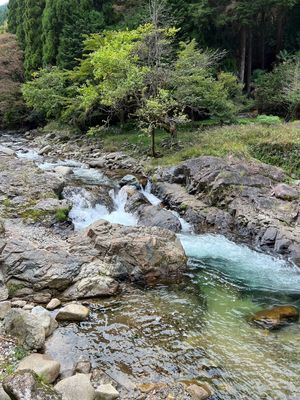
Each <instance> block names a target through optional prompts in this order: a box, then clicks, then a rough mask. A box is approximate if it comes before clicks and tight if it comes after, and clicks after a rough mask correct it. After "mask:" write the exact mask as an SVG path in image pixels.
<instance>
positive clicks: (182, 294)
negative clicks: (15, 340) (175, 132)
mask: <svg viewBox="0 0 300 400" xmlns="http://www.w3.org/2000/svg"><path fill="white" fill-rule="evenodd" d="M21 145H22V143H20V142H19V144H18V145H16V147H17V146H19V147H20V146H21ZM18 156H19V157H21V158H27V159H32V160H34V162H36V163H37V165H38V166H39V167H40V168H41V169H44V170H45V169H51V168H53V166H57V165H68V166H70V167H72V168H73V170H74V175H73V178H72V180H73V183H72V184H73V185H78V186H79V187H80V191H79V193H78V192H76V193H73V194H72V193H71V196H70V198H69V200H71V201H72V203H73V208H72V210H71V212H70V217H71V218H72V220H73V223H74V226H75V229H76V230H81V229H83V228H85V227H86V226H88V225H89V224H90V223H92V222H94V221H96V220H99V219H106V220H108V221H110V222H113V223H120V224H124V225H135V224H137V219H136V217H135V216H134V215H132V214H128V213H126V212H125V208H124V207H125V202H126V193H125V192H124V191H122V190H118V189H114V188H112V190H111V197H112V199H113V203H114V210H113V211H111V212H110V211H109V210H108V209H107V208H106V206H105V205H104V204H93V202H92V201H91V199H90V198H89V192H88V190H87V188H86V187H85V185H87V184H88V185H91V184H92V185H106V184H107V183H108V182H109V183H110V184H111V185H112V187H115V188H117V186H116V182H113V181H111V180H110V179H109V178H108V177H106V176H105V175H104V174H103V173H102V172H99V171H97V170H93V169H89V168H87V167H86V166H85V165H84V164H80V163H77V162H74V161H70V160H68V161H59V160H55V161H54V162H53V160H52V161H51V162H50V163H49V162H48V161H47V162H45V160H43V159H42V158H41V157H39V156H38V155H37V153H36V152H35V151H34V149H33V150H30V152H28V151H24V150H20V149H19V152H18ZM143 191H144V194H145V195H146V196H147V197H148V199H149V200H150V201H151V202H152V203H153V204H158V203H159V199H157V198H156V197H155V196H153V195H152V194H151V187H150V186H148V188H147V189H146V191H145V190H144V189H143ZM182 226H183V231H182V232H181V233H180V234H179V235H178V237H179V239H180V240H181V243H182V245H183V247H184V249H185V252H186V254H187V256H188V258H189V269H188V273H187V274H186V277H185V280H184V282H182V283H181V284H177V285H170V286H164V285H160V286H157V287H154V288H141V287H136V286H133V287H131V286H128V287H127V288H126V289H125V290H124V292H123V293H122V294H121V295H119V296H117V297H113V298H109V299H99V300H97V301H96V300H92V301H91V304H90V307H91V310H92V313H91V318H90V319H89V320H88V321H87V322H82V323H80V324H75V323H74V324H66V325H61V326H60V327H59V328H58V329H57V330H56V331H55V333H54V335H53V336H52V337H51V338H50V339H49V340H48V342H47V349H46V350H47V353H48V354H50V355H52V356H53V357H54V358H55V359H57V360H59V361H60V362H61V363H62V366H63V368H62V369H68V368H71V366H72V365H73V363H74V361H76V360H77V359H78V357H79V356H80V355H82V354H86V355H88V356H89V357H90V358H91V360H92V363H93V366H94V367H96V366H99V367H103V369H105V371H106V372H107V373H108V374H109V375H110V376H111V377H112V378H113V379H115V380H116V381H117V382H120V383H122V384H123V385H124V386H126V387H127V388H128V389H129V390H131V388H133V387H134V384H135V383H137V382H143V383H154V382H171V381H174V380H176V381H177V380H178V381H180V380H192V379H197V380H200V381H201V382H208V383H209V384H210V385H211V386H212V387H213V389H214V392H215V394H214V396H213V397H212V399H219V400H233V399H236V400H243V399H245V400H246V399H247V400H248V399H249V400H250V399H251V400H283V399H286V400H298V399H299V398H300V325H299V324H292V325H289V326H287V327H285V328H283V329H281V330H280V331H271V332H269V331H265V330H262V329H259V328H257V327H255V326H253V325H251V324H250V323H249V322H248V317H249V315H251V314H252V313H254V312H255V311H258V310H261V309H263V308H268V307H271V306H277V305H283V304H290V305H294V306H296V307H298V308H300V273H299V268H297V267H296V266H294V265H292V264H290V263H288V262H287V261H285V260H283V259H279V258H274V257H272V256H270V255H267V254H263V253H260V252H257V251H255V250H252V249H249V248H248V247H246V246H244V245H238V244H236V243H233V242H231V241H229V240H228V239H226V238H225V237H223V236H219V235H211V234H205V235H194V234H193V232H192V228H191V227H190V226H189V225H188V224H187V223H185V222H184V221H183V220H182Z"/></svg>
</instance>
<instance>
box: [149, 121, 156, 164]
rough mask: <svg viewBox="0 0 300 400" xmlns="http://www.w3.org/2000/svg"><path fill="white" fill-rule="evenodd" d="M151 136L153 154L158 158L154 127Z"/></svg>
mask: <svg viewBox="0 0 300 400" xmlns="http://www.w3.org/2000/svg"><path fill="white" fill-rule="evenodd" d="M150 135H151V153H152V157H153V158H155V157H156V152H155V129H154V127H153V126H151V127H150Z"/></svg>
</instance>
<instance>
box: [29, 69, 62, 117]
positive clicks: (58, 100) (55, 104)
mask: <svg viewBox="0 0 300 400" xmlns="http://www.w3.org/2000/svg"><path fill="white" fill-rule="evenodd" d="M66 86H67V75H66V73H65V72H63V71H61V70H60V69H58V68H57V67H53V68H49V69H42V70H40V71H39V72H36V73H34V74H33V80H32V81H28V82H26V83H25V84H24V85H23V87H22V92H23V96H24V99H25V101H26V104H27V105H28V106H29V107H31V108H33V109H34V111H35V112H37V113H39V114H41V116H42V117H43V118H45V119H51V118H59V117H60V115H61V114H62V111H63V108H64V107H65V105H66V104H67V87H66Z"/></svg>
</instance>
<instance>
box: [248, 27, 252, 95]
mask: <svg viewBox="0 0 300 400" xmlns="http://www.w3.org/2000/svg"><path fill="white" fill-rule="evenodd" d="M252 61H253V34H252V31H251V30H249V37H248V66H247V94H248V95H249V94H250V92H251V78H252Z"/></svg>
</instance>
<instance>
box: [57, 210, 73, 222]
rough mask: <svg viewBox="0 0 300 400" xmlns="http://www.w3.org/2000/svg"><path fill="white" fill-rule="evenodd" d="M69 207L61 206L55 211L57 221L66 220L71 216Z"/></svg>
mask: <svg viewBox="0 0 300 400" xmlns="http://www.w3.org/2000/svg"><path fill="white" fill-rule="evenodd" d="M69 212H70V209H69V208H60V209H59V210H57V211H56V213H55V218H56V221H57V222H65V221H67V220H68V218H69Z"/></svg>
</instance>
